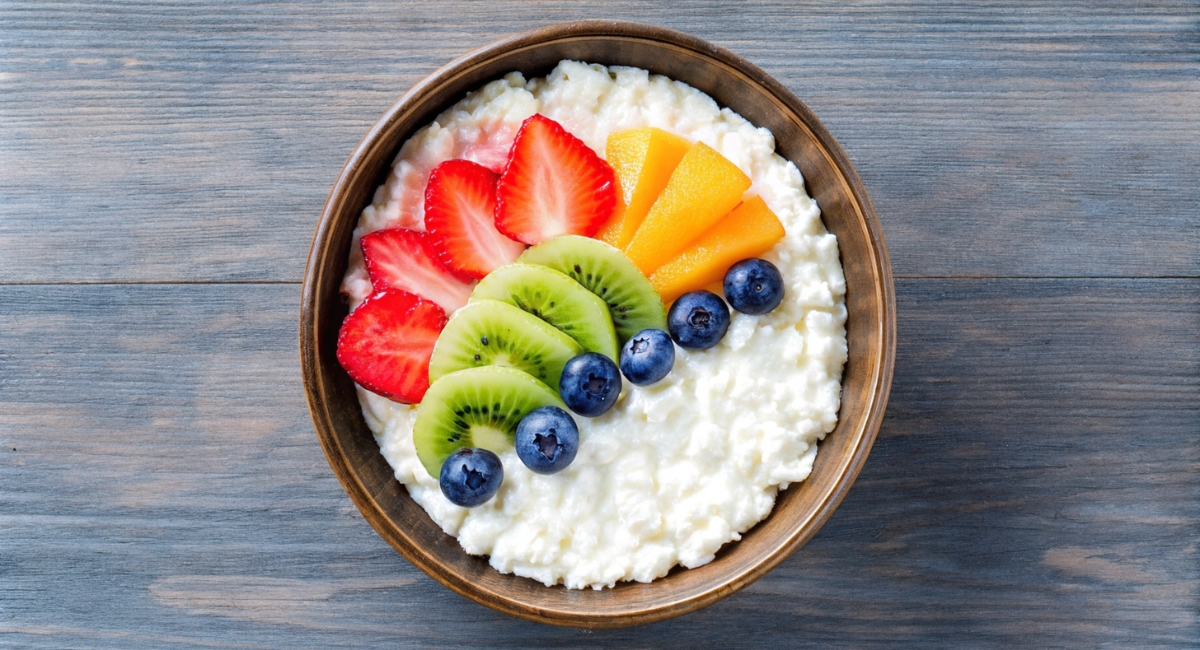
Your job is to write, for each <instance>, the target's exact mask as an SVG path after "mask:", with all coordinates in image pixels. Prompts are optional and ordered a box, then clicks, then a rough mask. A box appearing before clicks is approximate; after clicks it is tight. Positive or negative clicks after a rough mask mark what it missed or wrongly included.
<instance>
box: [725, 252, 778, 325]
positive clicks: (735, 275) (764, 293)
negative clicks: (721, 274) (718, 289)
mask: <svg viewBox="0 0 1200 650" xmlns="http://www.w3.org/2000/svg"><path fill="white" fill-rule="evenodd" d="M725 299H726V300H728V301H729V304H730V305H731V306H732V307H733V308H734V309H736V310H738V311H740V312H742V313H743V314H754V315H757V314H765V313H767V312H769V311H771V310H772V309H775V308H776V307H778V306H779V303H781V302H783V276H782V275H780V273H779V269H778V268H775V265H774V264H772V263H770V262H768V261H766V260H760V259H757V258H751V259H748V260H742V261H740V262H738V263H737V264H734V265H733V266H731V267H729V270H728V271H726V272H725Z"/></svg>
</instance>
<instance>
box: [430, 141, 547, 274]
mask: <svg viewBox="0 0 1200 650" xmlns="http://www.w3.org/2000/svg"><path fill="white" fill-rule="evenodd" d="M497 178H499V177H498V176H496V174H495V173H494V172H493V171H492V170H490V169H488V168H487V167H484V166H483V165H479V164H476V163H473V162H471V161H469V160H447V161H446V162H444V163H442V164H440V165H438V166H437V167H434V168H433V171H432V172H430V174H429V184H428V185H426V186H425V229H426V230H428V231H429V232H431V233H433V245H434V247H435V248H436V249H437V251H438V254H439V255H440V256H441V258H442V261H443V262H445V263H446V266H449V267H450V268H451V269H454V270H455V271H457V272H459V273H461V274H463V275H467V276H470V277H473V278H482V277H483V276H485V275H487V274H488V273H491V272H492V271H493V270H494V269H496V268H498V267H501V266H504V265H505V264H508V263H509V262H511V261H513V260H515V259H517V256H518V255H520V254H521V251H523V250H525V245H524V244H522V243H520V242H515V241H513V240H511V239H509V238H508V237H505V236H504V235H502V234H500V231H499V230H496V180H497Z"/></svg>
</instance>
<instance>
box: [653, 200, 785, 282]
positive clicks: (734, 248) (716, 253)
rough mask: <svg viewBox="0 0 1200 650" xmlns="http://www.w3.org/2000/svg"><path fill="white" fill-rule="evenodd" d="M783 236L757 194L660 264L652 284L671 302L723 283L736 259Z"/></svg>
mask: <svg viewBox="0 0 1200 650" xmlns="http://www.w3.org/2000/svg"><path fill="white" fill-rule="evenodd" d="M783 235H784V230H783V224H781V223H780V222H779V218H778V217H776V216H775V213H774V212H771V210H770V208H768V207H767V204H766V203H764V202H763V200H762V198H760V197H757V196H756V197H754V198H752V199H750V200H748V201H746V202H745V203H743V204H741V205H739V206H738V207H736V208H734V210H733V212H730V213H729V214H727V215H725V217H723V218H722V219H721V220H720V221H718V222H717V224H716V225H715V226H713V227H712V228H709V229H708V231H707V232H705V233H704V234H703V235H700V238H699V239H697V240H696V241H695V242H693V243H692V245H691V246H690V247H689V248H688V250H686V251H684V252H683V253H681V254H680V255H679V257H676V258H675V259H673V260H671V261H670V262H667V263H666V264H664V265H662V266H660V267H658V270H657V271H655V272H654V273H653V274H651V276H650V284H652V285H654V288H655V289H657V290H658V292H659V294H661V295H662V299H663V300H664V301H666V302H668V303H669V302H671V301H672V300H674V299H676V298H678V297H679V296H681V295H683V294H685V293H687V292H688V291H699V290H700V289H703V288H704V287H707V286H709V285H711V284H715V283H717V282H720V281H721V278H722V277H723V276H724V274H725V271H726V269H728V268H729V267H730V266H731V265H733V264H734V263H735V262H737V261H738V260H743V259H746V258H748V257H754V256H756V255H761V254H763V253H765V252H767V251H769V250H771V247H773V246H774V245H775V244H776V243H778V242H779V240H780V239H783ZM725 297H726V298H728V297H729V293H728V292H726V294H725ZM730 302H732V300H731V301H730Z"/></svg>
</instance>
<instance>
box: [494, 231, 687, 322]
mask: <svg viewBox="0 0 1200 650" xmlns="http://www.w3.org/2000/svg"><path fill="white" fill-rule="evenodd" d="M517 262H524V263H525V264H537V265H539V266H546V267H549V268H552V269H554V270H556V271H561V272H563V273H565V274H567V275H568V276H570V277H571V279H573V280H575V281H576V282H578V283H579V284H582V285H583V286H584V287H587V289H588V290H589V291H591V292H592V293H594V294H596V295H597V296H599V297H600V298H601V299H602V300H604V302H605V303H606V304H607V305H608V309H609V311H610V312H611V314H612V322H613V325H614V326H615V327H616V329H617V336H618V337H619V338H620V340H621V343H622V344H624V343H625V341H628V340H629V339H630V338H632V337H633V336H634V335H635V334H637V333H638V332H640V331H642V330H644V329H648V328H654V329H659V330H663V331H666V329H667V308H666V307H665V306H664V305H663V301H662V298H661V297H660V296H659V295H658V292H657V291H655V290H654V285H652V284H650V281H649V280H647V279H646V276H644V275H642V272H641V271H640V270H639V269H638V267H636V266H634V264H633V261H632V260H630V259H629V258H628V257H625V253H622V252H621V251H620V250H618V249H616V248H613V247H612V246H609V245H608V244H606V243H604V242H602V241H600V240H598V239H592V238H590V237H580V236H578V235H564V236H562V237H555V238H554V239H550V240H547V241H544V242H542V243H540V244H538V245H536V246H532V247H530V248H528V249H526V250H525V252H524V253H522V254H521V256H520V257H518V258H517Z"/></svg>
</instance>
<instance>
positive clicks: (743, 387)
mask: <svg viewBox="0 0 1200 650" xmlns="http://www.w3.org/2000/svg"><path fill="white" fill-rule="evenodd" d="M534 113H542V114H544V115H546V116H547V117H550V118H551V119H554V120H557V121H558V122H560V123H561V124H562V125H563V126H564V127H565V128H566V129H567V130H568V131H569V132H571V133H573V134H574V135H576V136H577V137H579V138H581V139H582V140H583V141H584V142H585V143H587V144H588V146H590V147H592V149H594V150H596V151H597V152H600V153H601V155H603V152H604V145H605V142H606V140H607V138H608V135H609V133H611V132H613V131H617V130H621V129H628V128H636V127H642V126H656V127H659V128H662V129H665V130H667V131H670V132H672V133H676V134H678V135H681V136H683V137H685V138H688V139H689V140H692V141H701V142H704V143H705V144H707V145H709V146H711V147H713V148H714V149H716V150H717V151H719V152H721V154H722V155H724V156H725V157H726V158H728V159H729V160H731V161H732V162H733V163H734V164H736V165H737V166H738V167H739V168H740V169H741V170H742V171H744V172H745V173H746V174H747V175H749V176H750V178H751V179H752V180H753V186H752V187H751V188H750V190H749V191H748V192H747V197H749V196H753V195H756V194H757V195H760V196H762V197H763V199H764V200H765V201H766V203H767V205H768V206H769V207H770V208H771V209H772V210H773V211H774V212H775V213H776V214H777V215H778V216H779V218H780V220H781V221H782V222H783V224H784V227H785V228H786V230H787V235H786V236H785V237H784V239H783V240H782V241H781V242H780V243H779V244H778V245H776V247H775V248H774V249H773V250H772V251H771V252H770V253H768V254H766V255H764V257H766V258H767V259H769V260H771V261H772V262H774V263H775V264H776V265H777V266H778V267H779V269H780V271H781V272H782V273H783V277H784V283H785V295H784V302H783V304H782V305H780V306H779V307H778V308H777V309H775V311H773V312H771V313H770V314H766V315H763V316H747V315H744V314H737V313H736V312H735V313H734V315H733V318H732V322H731V323H730V327H729V332H728V334H727V335H726V336H725V338H724V339H723V340H722V341H721V342H720V343H719V344H718V345H717V346H716V347H714V348H712V349H710V350H705V351H702V352H689V351H686V350H682V349H677V357H676V361H675V367H674V369H673V370H672V371H671V373H670V374H669V375H668V376H667V377H666V378H665V379H663V380H662V381H660V382H658V383H657V384H654V385H653V386H647V387H637V386H633V385H631V384H629V383H628V382H625V387H624V392H623V393H622V395H621V398H620V399H619V400H618V401H617V404H616V406H615V407H613V409H612V411H610V412H609V413H607V414H605V415H604V416H601V417H599V418H595V419H587V418H576V421H577V422H578V424H579V430H580V446H579V453H578V455H577V456H576V458H575V461H574V463H572V464H571V466H570V467H568V468H567V469H566V470H564V471H563V472H561V473H558V474H553V475H549V476H542V475H539V474H534V473H533V472H530V471H529V470H528V469H526V468H525V466H524V465H522V464H521V461H520V460H519V459H518V458H517V456H516V453H515V452H513V451H511V450H510V451H507V452H505V453H503V454H501V460H502V461H503V463H504V485H503V486H502V487H501V488H500V492H499V493H498V494H497V495H496V497H495V498H494V499H492V500H491V501H489V502H488V503H486V504H484V505H482V506H479V507H477V508H472V509H470V510H467V509H464V508H459V507H457V506H455V505H453V504H451V503H450V502H449V501H447V500H446V499H445V498H444V497H443V496H442V494H441V491H440V489H439V488H438V483H437V478H436V477H433V476H430V475H429V474H428V473H427V472H426V471H425V469H424V467H422V466H421V464H420V462H419V461H418V459H417V456H416V451H415V449H414V447H413V442H412V427H413V422H414V419H415V416H416V412H417V410H416V409H415V408H413V407H409V406H405V405H400V404H396V403H393V402H390V401H388V400H386V399H384V398H381V397H378V396H376V395H373V394H371V393H369V392H367V391H365V390H362V389H359V396H360V401H361V402H362V406H363V412H364V414H365V415H366V419H367V423H368V425H370V427H371V430H372V431H374V432H375V435H376V439H377V440H378V442H379V445H380V449H381V450H382V452H383V455H384V457H385V458H387V460H388V462H389V463H390V464H391V465H392V468H393V469H394V470H395V473H396V478H397V479H398V480H399V481H400V482H401V483H403V484H404V485H406V486H407V488H408V491H409V494H411V495H412V497H413V499H414V500H415V501H416V502H417V503H419V504H421V505H422V506H423V507H424V508H425V510H426V511H427V512H428V513H429V515H430V517H431V518H432V519H433V520H434V521H435V522H437V524H438V525H439V526H441V527H442V529H443V530H445V531H446V532H447V533H449V534H451V535H454V536H456V537H457V538H458V541H459V543H460V544H461V545H462V547H463V548H464V549H465V550H466V551H467V552H469V553H474V554H478V555H487V556H489V561H490V562H491V564H492V566H493V567H495V568H496V569H497V570H499V571H503V572H506V573H515V574H517V575H521V576H527V577H529V578H533V579H535V580H538V581H540V582H543V583H545V584H548V585H549V584H555V583H562V584H565V585H566V586H567V587H571V588H583V587H592V588H595V589H599V588H603V587H606V586H612V585H614V584H615V583H616V582H617V581H620V580H637V581H642V582H646V581H650V580H653V579H655V578H658V577H661V576H663V575H665V574H666V573H667V571H669V570H670V569H671V567H673V566H675V565H677V564H680V565H683V566H685V567H689V568H690V567H696V566H700V565H702V564H705V563H707V562H709V561H711V560H712V559H713V557H714V554H715V553H716V552H717V551H718V550H719V549H720V548H721V546H722V545H724V544H727V543H730V542H734V541H736V540H738V539H740V537H741V535H742V533H744V532H745V531H747V530H749V529H750V528H751V527H752V526H754V525H755V524H756V523H758V522H759V521H761V520H762V519H763V518H764V517H766V516H767V515H768V514H769V513H770V511H771V508H772V506H773V505H774V502H775V496H776V494H777V492H778V490H779V489H782V488H784V487H786V486H787V485H788V484H790V483H794V482H797V481H801V480H803V479H804V478H806V477H807V476H808V475H809V473H810V472H811V469H812V463H813V460H814V459H815V458H816V454H817V441H819V440H820V439H822V438H823V437H824V436H825V434H826V433H828V432H829V431H832V430H833V428H834V425H835V424H836V423H837V412H838V406H839V399H840V391H841V376H842V366H843V364H844V363H845V360H846V333H845V327H844V324H845V320H846V309H845V304H844V294H845V290H846V286H845V280H844V278H843V275H842V267H841V264H840V263H839V260H838V246H837V240H836V239H835V238H834V237H833V235H831V234H829V233H828V232H826V230H825V227H824V225H823V224H822V223H821V219H820V211H819V210H818V208H817V205H816V204H815V203H814V202H813V201H812V199H810V198H809V197H808V196H807V195H806V194H805V192H804V182H803V179H802V178H801V176H800V173H799V171H798V170H797V169H796V167H795V166H793V165H792V164H791V163H788V162H787V161H785V160H783V159H782V158H780V157H779V156H777V155H775V153H774V146H775V143H774V139H773V138H772V136H771V134H770V133H769V132H768V131H766V130H765V129H760V128H756V127H755V126H754V125H752V124H750V123H749V122H747V121H746V120H744V119H743V118H742V117H740V116H739V115H737V114H735V113H733V112H731V111H729V110H728V109H722V108H720V107H719V106H718V105H717V104H716V102H714V101H713V100H712V99H711V98H710V97H708V96H707V95H705V94H703V93H701V92H699V91H697V90H695V89H693V88H691V87H689V86H687V85H684V84H682V83H679V82H675V81H672V80H670V79H666V78H664V77H661V76H654V75H650V74H648V73H647V72H646V71H644V70H638V69H634V68H616V67H614V68H605V67H602V66H598V65H587V64H582V63H576V62H569V61H564V62H562V63H560V64H559V65H558V66H557V67H556V68H555V69H554V70H553V71H552V72H551V73H550V74H549V75H548V76H547V77H546V78H541V79H530V80H526V79H524V78H523V77H522V76H521V75H519V74H515V73H514V74H510V75H508V76H506V77H504V78H503V79H499V80H496V81H493V82H491V83H489V84H487V85H486V86H484V87H483V88H481V89H479V90H478V91H477V92H474V93H472V94H470V95H468V96H467V97H466V98H465V99H463V100H462V101H460V102H459V103H457V104H455V105H454V106H452V107H451V108H449V109H447V110H446V111H445V112H444V113H442V114H441V115H439V116H438V118H437V119H436V120H435V122H434V123H432V124H430V125H429V126H427V127H425V128H423V129H421V130H420V131H418V132H417V133H416V134H415V135H414V136H413V137H412V138H411V139H410V140H409V141H408V142H406V143H405V144H404V146H403V147H402V148H401V150H400V153H399V154H398V155H397V157H396V161H395V163H394V166H393V168H392V172H391V174H390V175H389V176H388V178H387V180H386V182H385V183H384V184H383V185H381V186H380V187H379V189H378V190H377V191H376V193H375V198H374V202H373V203H372V204H371V205H370V206H369V207H367V208H366V209H365V210H364V211H363V215H362V219H361V220H360V221H359V224H358V229H357V230H356V231H355V237H356V241H355V245H354V246H353V247H352V249H351V250H353V251H354V253H353V254H352V256H351V259H350V265H349V270H348V271H347V274H346V277H345V280H344V282H343V289H344V290H345V291H346V292H347V294H348V295H349V296H350V298H351V303H352V305H356V304H357V303H358V302H360V301H361V300H362V299H364V298H365V297H366V296H367V295H368V293H369V292H370V280H369V279H368V277H367V275H366V272H365V270H364V268H363V263H362V256H361V253H359V252H358V250H359V249H358V245H357V237H359V236H361V235H363V234H366V233H368V232H371V231H374V230H377V229H379V228H384V227H390V226H400V227H407V228H417V229H420V228H421V227H422V226H421V224H422V216H423V196H424V194H423V193H424V188H425V182H426V179H427V178H428V174H429V170H430V169H432V168H433V167H434V166H435V165H437V164H438V163H440V162H442V161H444V160H448V159H451V158H467V159H470V160H474V161H476V162H479V163H480V164H483V165H486V166H489V167H491V168H493V169H496V170H500V169H502V168H503V165H504V162H505V158H506V156H507V153H508V148H509V145H510V144H511V142H512V139H513V137H514V135H515V134H516V131H517V129H518V128H519V127H520V124H521V122H522V121H523V120H524V119H525V118H527V117H529V116H530V115H533V114H534ZM473 435H478V434H475V433H473Z"/></svg>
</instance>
